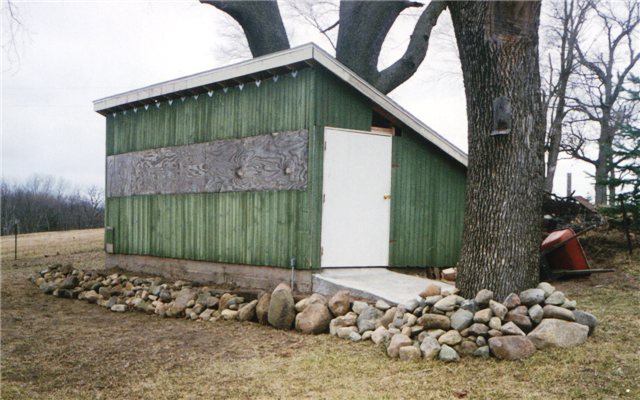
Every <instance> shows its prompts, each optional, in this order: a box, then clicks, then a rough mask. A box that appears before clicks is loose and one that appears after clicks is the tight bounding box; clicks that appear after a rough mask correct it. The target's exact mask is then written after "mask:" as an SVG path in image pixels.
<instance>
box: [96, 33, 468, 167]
mask: <svg viewBox="0 0 640 400" xmlns="http://www.w3.org/2000/svg"><path fill="white" fill-rule="evenodd" d="M316 65H321V66H323V67H324V68H326V69H327V70H329V71H331V72H332V73H333V74H334V75H335V76H337V77H338V78H340V79H341V80H343V81H344V82H346V83H347V84H349V85H350V86H352V87H353V88H354V89H356V90H357V91H359V92H360V93H362V94H363V95H364V96H366V97H367V98H369V99H370V100H371V102H372V103H373V105H374V110H375V111H377V112H379V113H380V114H382V115H383V116H385V117H386V118H388V119H390V120H392V121H393V122H394V123H396V124H399V125H404V126H407V127H409V128H411V129H413V130H414V131H416V132H417V133H419V134H420V135H422V136H423V137H424V138H426V139H427V140H429V141H430V142H431V143H433V144H434V145H435V146H437V147H438V148H440V149H441V150H442V151H444V152H445V153H447V154H448V155H449V156H451V157H453V158H454V159H455V160H457V161H458V162H460V163H461V164H463V165H464V166H467V155H466V154H465V153H464V152H463V151H462V150H460V149H459V148H457V147H456V146H454V145H453V144H452V143H451V142H449V141H448V140H446V139H445V138H443V137H442V136H440V135H439V134H438V133H437V132H436V131H434V130H433V129H431V128H429V127H428V126H427V125H425V124H424V123H423V122H421V121H420V120H419V119H417V118H416V117H414V116H413V115H411V114H410V113H409V112H407V111H406V110H404V109H403V108H402V107H400V105H398V104H397V103H396V102H395V101H393V100H391V99H390V98H389V97H387V96H385V95H384V94H382V93H381V92H380V91H379V90H377V89H376V88H374V87H373V86H372V85H371V84H369V83H367V82H366V81H365V80H364V79H362V78H360V77H359V76H358V75H356V74H355V73H354V72H352V71H351V70H349V69H348V68H347V67H345V66H344V65H342V64H341V63H340V62H339V61H337V60H336V59H335V58H333V57H331V56H330V55H329V54H327V53H326V52H325V51H324V50H322V49H321V48H319V47H318V46H317V45H315V44H314V43H309V44H305V45H302V46H299V47H295V48H293V49H289V50H284V51H281V52H277V53H272V54H268V55H265V56H262V57H257V58H254V59H251V60H247V61H243V62H241V63H238V64H234V65H229V66H227V67H222V68H216V69H213V70H210V71H205V72H201V73H198V74H194V75H189V76H186V77H183V78H179V79H174V80H170V81H167V82H162V83H158V84H155V85H151V86H147V87H144V88H141V89H137V90H132V91H129V92H125V93H122V94H118V95H115V96H110V97H105V98H103V99H99V100H96V101H94V102H93V104H94V110H95V111H96V112H98V113H100V114H102V115H108V114H111V113H115V112H120V111H126V110H129V109H133V108H137V107H141V106H145V105H150V104H154V103H157V102H161V101H167V100H172V99H176V98H180V97H183V96H193V95H198V94H201V93H206V92H209V91H212V90H219V89H222V88H227V87H233V86H238V85H241V84H246V83H251V82H256V81H259V80H263V79H269V78H271V77H273V76H276V75H284V74H286V73H291V72H293V71H297V70H301V69H303V68H308V67H313V66H316Z"/></svg>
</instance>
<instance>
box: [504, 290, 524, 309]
mask: <svg viewBox="0 0 640 400" xmlns="http://www.w3.org/2000/svg"><path fill="white" fill-rule="evenodd" d="M502 304H503V305H504V306H505V307H507V309H508V310H513V309H514V308H516V307H518V306H519V305H520V304H521V303H520V296H518V295H517V294H515V293H509V294H508V295H507V297H505V298H504V300H503V301H502Z"/></svg>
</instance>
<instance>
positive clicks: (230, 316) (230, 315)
mask: <svg viewBox="0 0 640 400" xmlns="http://www.w3.org/2000/svg"><path fill="white" fill-rule="evenodd" d="M220 316H221V317H222V319H224V320H225V321H231V320H234V319H236V318H237V316H238V312H237V311H235V310H229V309H228V308H227V309H226V310H222V312H221V313H220Z"/></svg>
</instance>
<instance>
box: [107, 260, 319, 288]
mask: <svg viewBox="0 0 640 400" xmlns="http://www.w3.org/2000/svg"><path fill="white" fill-rule="evenodd" d="M105 267H106V268H120V269H123V270H126V271H130V272H132V273H144V274H149V275H158V276H162V277H164V278H166V279H172V280H177V279H184V280H188V281H191V282H194V283H198V284H203V285H204V284H216V285H223V284H229V285H235V286H238V287H243V288H252V289H261V290H265V291H272V290H273V289H275V287H276V286H277V285H278V284H279V283H281V282H286V283H287V284H289V285H290V284H291V270H290V269H286V268H276V267H266V266H256V265H242V264H223V263H214V262H208V261H194V260H184V259H177V258H165V257H153V256H138V255H125V254H106V260H105ZM314 272H317V271H316V270H300V269H297V270H295V271H294V274H293V281H294V284H293V290H295V291H298V292H311V290H312V285H311V276H312V274H313V273H314Z"/></svg>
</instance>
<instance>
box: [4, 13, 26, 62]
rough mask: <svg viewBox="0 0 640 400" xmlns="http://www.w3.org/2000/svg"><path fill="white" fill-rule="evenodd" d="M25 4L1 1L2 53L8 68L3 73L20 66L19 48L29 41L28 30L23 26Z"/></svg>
mask: <svg viewBox="0 0 640 400" xmlns="http://www.w3.org/2000/svg"><path fill="white" fill-rule="evenodd" d="M25 7H26V2H25V3H23V2H16V1H14V0H3V1H2V37H3V41H2V51H3V52H4V56H5V60H6V61H7V64H8V66H7V67H6V68H5V70H4V71H3V72H6V71H9V70H12V69H14V68H17V67H18V66H19V64H20V47H21V45H22V44H23V43H24V41H25V40H28V39H29V34H30V32H29V30H28V29H27V27H26V25H25V24H24V22H23V21H24V13H25Z"/></svg>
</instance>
